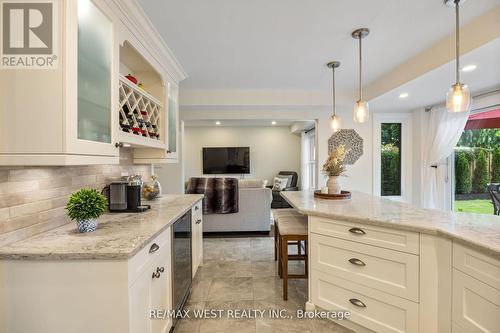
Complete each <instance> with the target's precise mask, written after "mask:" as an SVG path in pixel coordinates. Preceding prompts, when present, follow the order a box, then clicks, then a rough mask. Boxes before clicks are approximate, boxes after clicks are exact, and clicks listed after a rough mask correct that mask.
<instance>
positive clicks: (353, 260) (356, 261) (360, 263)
mask: <svg viewBox="0 0 500 333" xmlns="http://www.w3.org/2000/svg"><path fill="white" fill-rule="evenodd" d="M349 262H350V263H351V264H353V265H356V266H366V264H365V263H364V262H363V261H362V260H360V259H358V258H351V259H349Z"/></svg>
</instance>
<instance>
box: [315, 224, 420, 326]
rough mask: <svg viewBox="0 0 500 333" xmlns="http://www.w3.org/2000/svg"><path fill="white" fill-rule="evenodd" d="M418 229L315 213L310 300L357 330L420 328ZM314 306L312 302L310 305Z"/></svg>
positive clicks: (342, 323)
mask: <svg viewBox="0 0 500 333" xmlns="http://www.w3.org/2000/svg"><path fill="white" fill-rule="evenodd" d="M419 248H420V246H419V234H418V233H415V232H407V231H402V230H393V229H389V228H382V227H377V226H372V225H366V224H359V223H352V222H347V221H340V220H334V219H327V218H322V217H316V216H311V217H310V218H309V255H310V258H309V272H310V276H309V299H310V304H314V306H319V307H320V308H323V309H326V310H330V311H334V310H348V311H350V312H351V316H350V318H349V320H348V321H346V320H343V321H341V322H339V323H340V324H341V325H346V326H348V327H350V328H351V329H354V331H360V332H365V331H368V330H370V331H374V332H394V333H396V332H408V333H409V332H412V333H417V332H421V331H419V326H420V324H419V321H420V318H419V309H420V306H421V305H420V279H419V271H420V264H419V259H420V258H419ZM309 307H310V305H309Z"/></svg>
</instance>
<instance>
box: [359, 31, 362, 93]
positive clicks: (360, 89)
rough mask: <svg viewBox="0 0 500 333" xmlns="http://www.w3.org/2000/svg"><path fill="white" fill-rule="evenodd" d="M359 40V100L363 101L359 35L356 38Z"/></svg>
mask: <svg viewBox="0 0 500 333" xmlns="http://www.w3.org/2000/svg"><path fill="white" fill-rule="evenodd" d="M358 38H359V100H360V101H361V100H363V89H362V88H361V82H362V81H361V79H362V76H361V75H362V68H363V67H362V66H363V63H362V58H361V39H362V38H361V35H360V36H359V37H358Z"/></svg>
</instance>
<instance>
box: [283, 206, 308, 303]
mask: <svg viewBox="0 0 500 333" xmlns="http://www.w3.org/2000/svg"><path fill="white" fill-rule="evenodd" d="M278 238H279V245H280V250H279V255H278V256H279V261H278V273H279V275H280V277H281V278H283V299H284V300H285V301H286V300H287V299H288V279H307V277H308V262H307V255H308V253H307V217H306V216H283V217H280V218H278ZM290 241H292V242H297V243H298V244H299V247H300V244H301V242H304V243H305V251H304V252H305V253H304V254H302V253H301V252H300V251H299V253H298V254H289V253H288V245H289V244H290ZM289 260H304V262H305V268H304V274H288V261H289Z"/></svg>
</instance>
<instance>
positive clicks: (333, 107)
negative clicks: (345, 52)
mask: <svg viewBox="0 0 500 333" xmlns="http://www.w3.org/2000/svg"><path fill="white" fill-rule="evenodd" d="M332 82H333V84H332V110H333V115H334V116H336V115H337V110H336V107H335V68H334V67H332Z"/></svg>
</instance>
